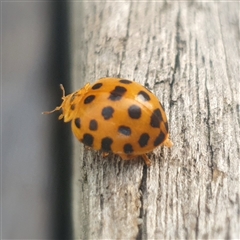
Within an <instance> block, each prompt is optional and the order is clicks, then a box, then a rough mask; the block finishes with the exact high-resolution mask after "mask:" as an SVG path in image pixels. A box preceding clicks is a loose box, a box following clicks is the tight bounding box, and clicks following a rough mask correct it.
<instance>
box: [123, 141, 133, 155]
mask: <svg viewBox="0 0 240 240" xmlns="http://www.w3.org/2000/svg"><path fill="white" fill-rule="evenodd" d="M123 151H124V153H126V154H130V153H132V152H133V147H132V145H131V144H130V143H127V144H125V145H124V147H123Z"/></svg>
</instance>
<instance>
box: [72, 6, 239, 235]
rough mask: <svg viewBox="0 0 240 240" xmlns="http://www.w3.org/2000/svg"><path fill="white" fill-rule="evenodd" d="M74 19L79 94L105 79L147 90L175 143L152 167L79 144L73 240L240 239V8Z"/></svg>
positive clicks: (80, 13) (102, 13) (126, 11)
mask: <svg viewBox="0 0 240 240" xmlns="http://www.w3.org/2000/svg"><path fill="white" fill-rule="evenodd" d="M71 12H72V22H71V27H72V37H73V38H72V79H73V89H78V88H80V87H82V86H83V85H84V84H85V83H87V82H94V81H95V80H97V79H98V78H100V77H104V76H120V77H124V78H128V79H134V80H135V81H137V82H140V83H142V84H145V85H147V86H148V87H149V88H150V89H151V90H152V91H153V92H154V93H155V94H156V95H157V96H158V97H159V99H160V100H161V102H162V103H163V105H164V107H165V110H166V113H167V116H168V118H169V126H170V134H171V139H172V141H173V143H174V146H173V148H172V149H171V150H168V149H166V148H161V149H159V150H157V151H155V153H154V154H152V155H151V159H152V166H151V167H150V168H147V167H146V166H144V164H143V162H142V161H141V160H136V161H131V162H123V161H122V160H120V159H119V158H117V157H116V156H115V157H113V158H112V159H111V158H110V157H109V158H106V159H102V157H101V156H100V154H99V153H97V152H93V151H87V150H84V148H83V146H82V145H81V144H80V143H78V142H77V140H75V146H74V155H75V158H74V178H73V220H74V235H75V238H82V239H90V238H91V239H97V238H102V239H107V238H108V239H136V238H138V239H176V238H178V239H217V238H218V239H237V238H239V211H240V207H239V160H240V153H239V144H240V138H239V136H240V131H239V121H240V117H239V115H240V114H239V111H240V109H239V108H240V105H239V104H240V101H239V45H238V44H239V25H238V24H239V22H238V21H239V3H236V2H235V3H234V2H231V3H230V2H229V3H213V2H212V3H211V2H209V3H207V2H206V3H193V2H189V3H187V2H185V3H184V2H179V3H177V2H174V3H173V2H172V3H164V2H151V3H150V2H141V3H140V2H139V3H137V2H132V3H130V2H108V3H103V2H95V3H94V2H92V3H91V2H82V3H80V2H72V5H71Z"/></svg>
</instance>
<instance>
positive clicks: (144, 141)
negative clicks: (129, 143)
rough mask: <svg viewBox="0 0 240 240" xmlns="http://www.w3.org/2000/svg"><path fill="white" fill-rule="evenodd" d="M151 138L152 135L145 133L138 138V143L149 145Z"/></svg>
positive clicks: (141, 145) (142, 145)
mask: <svg viewBox="0 0 240 240" xmlns="http://www.w3.org/2000/svg"><path fill="white" fill-rule="evenodd" d="M149 138H150V137H149V135H148V134H147V133H143V134H142V135H141V136H140V138H139V140H138V143H139V145H140V147H145V146H147V144H148V140H149Z"/></svg>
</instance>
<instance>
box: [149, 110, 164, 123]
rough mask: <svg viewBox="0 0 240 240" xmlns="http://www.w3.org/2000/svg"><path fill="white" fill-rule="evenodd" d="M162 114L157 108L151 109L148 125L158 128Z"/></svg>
mask: <svg viewBox="0 0 240 240" xmlns="http://www.w3.org/2000/svg"><path fill="white" fill-rule="evenodd" d="M162 120H163V119H162V114H161V111H160V110H159V109H158V108H157V109H155V110H154V111H153V113H152V116H151V121H150V125H151V126H152V127H153V128H159V127H160V122H161V121H162Z"/></svg>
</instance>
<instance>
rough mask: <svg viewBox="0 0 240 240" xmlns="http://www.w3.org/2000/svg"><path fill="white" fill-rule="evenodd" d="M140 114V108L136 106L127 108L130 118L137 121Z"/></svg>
mask: <svg viewBox="0 0 240 240" xmlns="http://www.w3.org/2000/svg"><path fill="white" fill-rule="evenodd" d="M141 114H142V111H141V108H140V107H139V106H137V105H131V106H130V107H129V108H128V115H129V116H130V118H133V119H139V118H140V117H141Z"/></svg>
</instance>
